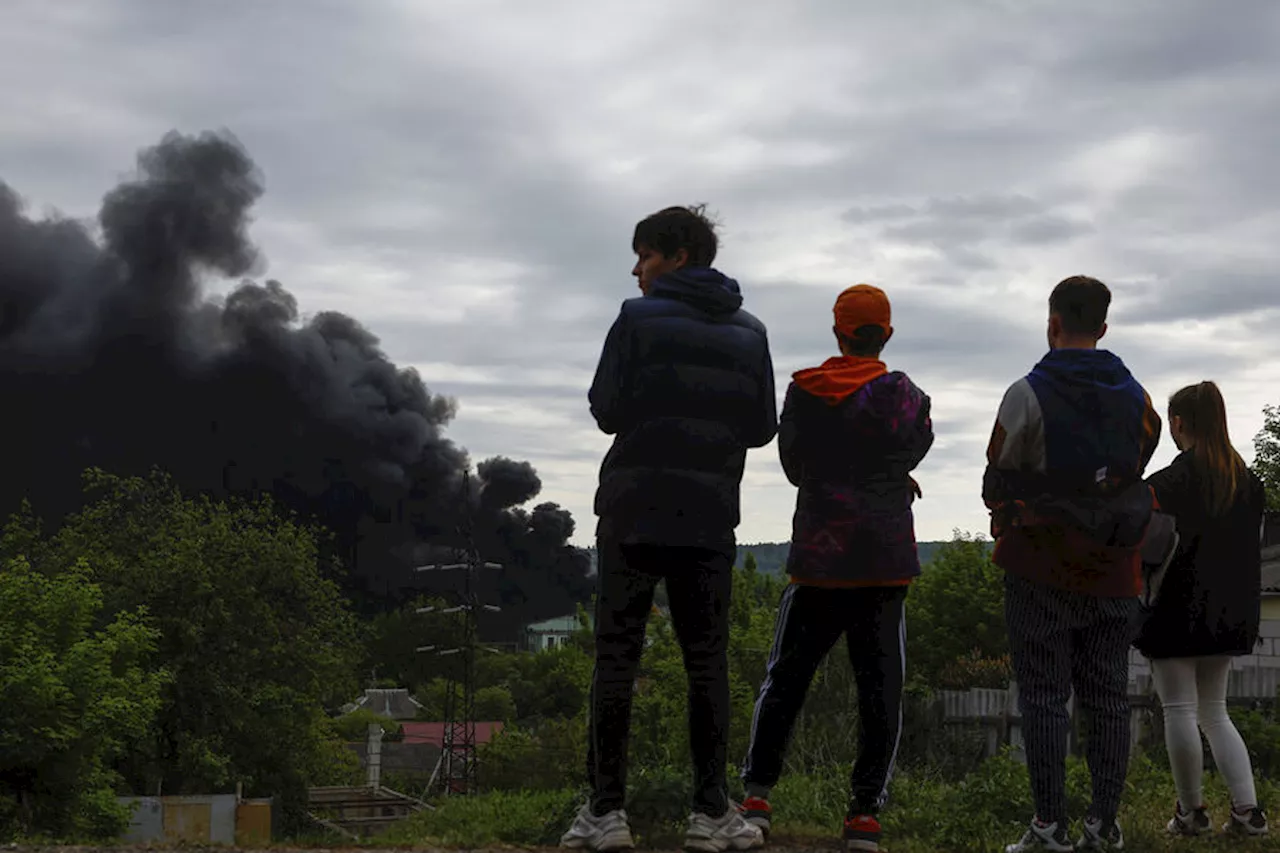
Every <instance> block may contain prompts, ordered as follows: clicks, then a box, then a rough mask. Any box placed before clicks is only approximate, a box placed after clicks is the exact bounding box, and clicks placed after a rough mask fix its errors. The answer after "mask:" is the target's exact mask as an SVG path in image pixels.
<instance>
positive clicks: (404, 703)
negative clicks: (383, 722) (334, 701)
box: [342, 687, 423, 720]
mask: <svg viewBox="0 0 1280 853" xmlns="http://www.w3.org/2000/svg"><path fill="white" fill-rule="evenodd" d="M422 707H423V706H422V703H420V702H419V701H418V700H417V699H414V698H413V697H412V696H410V695H409V691H408V690H406V689H404V688H403V687H397V688H393V689H374V688H369V689H367V690H365V691H364V695H363V696H361V697H360V698H359V699H357V700H356V701H355V702H352V703H351V704H350V705H347V706H345V707H344V708H343V709H342V713H344V714H349V713H351V712H352V711H354V710H356V709H357V708H366V709H368V710H370V711H373V712H374V713H375V714H381V715H382V716H384V717H390V718H391V719H393V720H412V719H414V718H416V717H417V716H418V712H419V711H420V710H422Z"/></svg>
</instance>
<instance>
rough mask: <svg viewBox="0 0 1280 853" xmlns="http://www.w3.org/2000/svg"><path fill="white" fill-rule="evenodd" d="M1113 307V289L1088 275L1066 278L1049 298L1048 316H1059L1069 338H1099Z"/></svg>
mask: <svg viewBox="0 0 1280 853" xmlns="http://www.w3.org/2000/svg"><path fill="white" fill-rule="evenodd" d="M1110 307H1111V290H1110V289H1109V288H1108V287H1107V286H1106V285H1105V284H1103V283H1102V282H1100V281H1098V280H1097V279H1096V278H1090V277H1089V276H1087V275H1073V276H1071V277H1070V278H1064V279H1063V280H1062V281H1060V282H1058V286H1057V287H1055V288H1054V289H1053V293H1052V294H1050V295H1049V313H1050V314H1056V315H1058V318H1059V319H1060V320H1061V321H1062V331H1064V332H1066V333H1067V334H1068V335H1091V336H1093V337H1095V338H1096V337H1099V336H1100V335H1101V334H1102V327H1103V326H1105V325H1106V323H1107V309H1108V308H1110Z"/></svg>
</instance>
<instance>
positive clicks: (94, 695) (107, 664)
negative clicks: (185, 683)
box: [0, 521, 167, 839]
mask: <svg viewBox="0 0 1280 853" xmlns="http://www.w3.org/2000/svg"><path fill="white" fill-rule="evenodd" d="M31 532H32V531H30V530H29V529H27V528H24V527H23V525H22V524H21V522H20V521H19V522H18V523H16V524H14V525H11V526H10V527H9V528H7V529H6V531H5V534H4V547H5V549H6V550H9V549H13V548H23V549H26V548H28V547H30V546H31V545H33V544H35V542H36V541H37V539H36V538H35V537H33V536H31V535H29V534H30V533H31ZM36 536H38V532H37V533H36ZM3 560H4V562H3V563H0V837H3V835H4V834H5V832H6V830H7V831H9V832H15V833H22V834H24V835H26V834H31V833H44V834H49V835H54V836H62V837H73V838H75V837H84V838H94V839H104V838H110V837H112V836H114V835H116V834H118V833H120V832H122V831H123V830H124V829H125V827H127V826H128V822H129V817H128V813H127V811H126V810H125V809H124V808H123V807H122V806H120V805H118V804H117V803H116V800H115V791H114V788H115V786H116V784H117V782H118V777H117V776H116V774H115V773H113V772H112V771H111V763H112V762H113V761H115V760H117V759H119V758H120V757H121V756H123V755H124V754H125V753H126V751H127V750H128V749H129V748H130V746H131V745H133V744H136V743H138V742H140V741H142V740H143V739H144V738H145V737H146V736H147V732H148V729H149V728H150V727H151V726H152V724H153V722H154V720H155V717H156V713H157V711H158V710H159V708H160V690H161V687H162V685H163V684H164V683H165V681H166V678H167V673H166V672H165V671H164V670H162V669H155V668H153V667H152V665H151V656H152V654H153V652H154V651H155V647H156V641H157V639H158V636H159V635H158V632H157V631H156V630H155V629H154V628H152V627H150V626H149V625H148V624H147V619H146V613H145V610H144V609H142V608H135V609H133V610H130V611H127V612H120V613H117V614H115V615H113V616H111V617H109V618H107V619H105V620H104V619H103V618H102V602H103V594H102V590H101V588H100V587H99V586H98V584H96V583H94V581H93V572H92V571H91V569H90V567H89V566H90V564H89V562H88V561H87V560H84V559H80V560H76V561H75V562H73V563H71V564H70V565H68V566H66V567H65V568H64V569H61V570H56V571H50V572H48V573H42V572H38V571H35V570H33V569H32V567H31V566H30V565H29V563H28V561H27V559H26V558H25V557H24V556H21V555H10V556H7V557H5V558H3ZM100 622H101V626H100V627H99V628H98V629H97V630H95V624H98V623H100Z"/></svg>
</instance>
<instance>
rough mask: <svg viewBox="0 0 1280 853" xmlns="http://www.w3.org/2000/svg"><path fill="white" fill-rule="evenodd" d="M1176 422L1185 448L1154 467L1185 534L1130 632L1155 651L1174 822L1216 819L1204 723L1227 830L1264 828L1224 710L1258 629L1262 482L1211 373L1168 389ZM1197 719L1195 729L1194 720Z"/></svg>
mask: <svg viewBox="0 0 1280 853" xmlns="http://www.w3.org/2000/svg"><path fill="white" fill-rule="evenodd" d="M1169 433H1170V434H1171V435H1172V436H1173V440H1174V443H1175V444H1176V445H1177V446H1178V450H1179V451H1181V453H1180V454H1179V455H1178V457H1177V458H1176V459H1174V460H1173V462H1171V463H1170V464H1169V466H1168V467H1167V468H1164V469H1163V470H1160V471H1157V472H1156V473H1155V474H1152V475H1151V476H1150V477H1149V478H1148V482H1149V483H1150V484H1151V486H1152V488H1153V490H1154V491H1155V496H1156V500H1157V501H1158V502H1159V504H1160V508H1161V510H1162V511H1164V512H1167V513H1169V514H1171V515H1173V516H1174V517H1175V518H1176V519H1177V524H1178V533H1179V536H1180V541H1179V544H1178V550H1177V552H1176V553H1175V555H1174V557H1173V560H1172V562H1171V563H1170V565H1169V569H1168V571H1167V572H1166V574H1165V578H1164V581H1163V584H1162V585H1161V587H1160V590H1159V595H1158V598H1157V600H1156V603H1155V608H1154V611H1153V612H1152V614H1151V617H1150V618H1149V619H1148V620H1147V622H1146V623H1145V624H1144V625H1143V628H1142V632H1141V635H1140V636H1139V638H1138V640H1137V641H1136V642H1135V643H1134V645H1136V646H1137V647H1138V649H1139V650H1140V651H1141V652H1142V653H1143V654H1144V655H1146V656H1147V657H1148V658H1150V659H1151V672H1152V676H1153V678H1154V680H1155V687H1156V693H1157V694H1159V696H1160V703H1161V705H1162V706H1163V708H1164V738H1165V747H1166V748H1167V749H1168V751H1169V762H1170V764H1171V765H1172V767H1173V778H1174V782H1175V784H1176V785H1177V789H1178V803H1177V806H1176V807H1175V809H1174V816H1173V819H1172V820H1170V821H1169V825H1168V829H1169V831H1170V832H1171V833H1175V834H1181V835H1198V834H1200V833H1203V832H1208V831H1210V829H1211V821H1210V819H1209V816H1208V812H1207V811H1206V809H1205V804H1204V798H1203V787H1202V777H1203V772H1204V753H1203V749H1202V747H1201V745H1200V732H1204V735H1205V738H1206V739H1208V741H1209V748H1210V749H1211V750H1212V752H1213V760H1214V763H1215V764H1216V765H1217V767H1218V770H1219V772H1221V773H1222V776H1223V779H1224V781H1225V782H1226V784H1227V788H1228V789H1229V790H1230V792H1231V801H1232V807H1231V816H1230V819H1229V820H1228V821H1227V822H1226V824H1225V825H1224V826H1223V830H1224V831H1234V832H1242V833H1245V834H1248V835H1262V834H1264V833H1266V832H1267V829H1268V827H1267V818H1266V815H1265V814H1264V813H1263V812H1262V809H1261V808H1259V807H1258V800H1257V794H1256V792H1255V789H1254V782H1253V768H1252V766H1251V765H1250V762H1249V752H1248V750H1247V749H1246V748H1245V745H1244V740H1243V739H1242V738H1241V737H1240V733H1239V732H1238V731H1237V730H1236V727H1235V725H1234V724H1233V723H1232V722H1231V718H1230V717H1229V716H1228V715H1227V675H1228V673H1229V672H1230V669H1231V658H1232V657H1235V656H1240V655H1247V654H1249V653H1251V652H1252V651H1253V647H1254V645H1255V644H1256V643H1257V641H1258V627H1259V622H1260V611H1261V602H1262V577H1261V570H1262V556H1261V554H1262V545H1261V533H1262V519H1263V511H1264V509H1265V504H1266V497H1265V491H1264V488H1263V485H1262V482H1261V481H1260V480H1259V479H1258V478H1257V477H1256V476H1255V475H1254V474H1253V472H1251V471H1250V470H1249V469H1248V467H1247V466H1246V465H1245V463H1244V460H1243V459H1241V458H1240V454H1238V453H1236V451H1235V448H1234V447H1232V446H1231V437H1230V435H1229V434H1228V432H1227V409H1226V405H1225V404H1224V403H1223V400H1222V393H1221V392H1220V391H1219V390H1218V386H1217V385H1215V384H1214V383H1212V382H1201V383H1199V384H1197V385H1189V386H1187V387H1186V388H1183V389H1182V390H1180V391H1178V392H1177V393H1176V394H1174V395H1173V396H1172V397H1171V398H1169ZM1197 725H1198V727H1199V731H1197Z"/></svg>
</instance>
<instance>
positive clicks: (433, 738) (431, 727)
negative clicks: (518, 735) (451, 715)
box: [400, 720, 502, 748]
mask: <svg viewBox="0 0 1280 853" xmlns="http://www.w3.org/2000/svg"><path fill="white" fill-rule="evenodd" d="M448 725H449V724H448V723H440V722H435V723H402V724H401V726H400V730H401V732H402V733H403V734H404V743H430V744H434V745H436V746H438V747H441V748H443V747H444V732H445V727H446V726H448ZM500 731H502V723H501V722H480V721H478V720H477V721H476V744H477V745H478V744H484V743H488V742H489V741H491V740H493V738H494V735H496V734H497V733H498V732H500Z"/></svg>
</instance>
